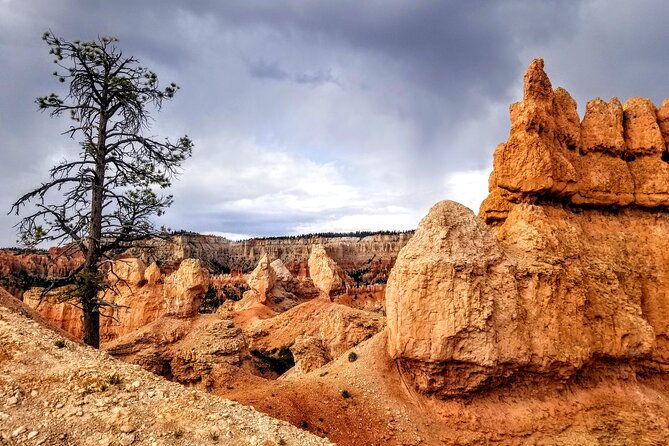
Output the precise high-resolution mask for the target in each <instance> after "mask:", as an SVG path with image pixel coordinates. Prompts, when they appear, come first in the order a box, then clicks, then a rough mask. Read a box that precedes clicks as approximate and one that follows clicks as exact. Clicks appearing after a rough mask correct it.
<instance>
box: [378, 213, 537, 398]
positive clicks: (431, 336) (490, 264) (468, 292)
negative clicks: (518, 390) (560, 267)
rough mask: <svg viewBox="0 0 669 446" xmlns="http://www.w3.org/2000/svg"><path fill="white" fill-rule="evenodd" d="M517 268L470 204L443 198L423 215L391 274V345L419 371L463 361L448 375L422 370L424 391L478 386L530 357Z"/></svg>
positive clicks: (393, 353)
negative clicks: (424, 366)
mask: <svg viewBox="0 0 669 446" xmlns="http://www.w3.org/2000/svg"><path fill="white" fill-rule="evenodd" d="M513 273H514V271H513V265H512V264H511V262H509V261H508V260H507V259H506V256H505V255H504V253H503V251H502V249H501V248H500V247H499V245H498V243H497V241H496V240H495V237H494V235H493V234H492V233H491V232H490V231H488V229H487V227H486V226H485V225H484V224H483V222H481V221H480V220H479V219H478V218H477V217H476V216H475V215H474V213H473V212H472V211H471V210H469V209H468V208H466V207H465V206H463V205H461V204H459V203H455V202H453V201H442V202H440V203H437V204H436V205H435V206H434V207H433V208H432V209H431V210H430V212H429V214H428V215H427V216H426V217H425V218H424V219H423V220H422V221H421V223H420V225H419V226H418V229H417V230H416V233H415V234H414V236H413V237H412V239H411V240H409V243H408V244H407V245H406V246H405V247H404V248H402V250H401V251H400V253H399V256H398V258H397V262H396V263H395V266H394V267H393V269H392V271H391V273H390V277H389V278H388V286H387V288H386V313H387V318H388V351H389V353H390V355H391V356H392V357H393V358H395V359H397V360H398V361H399V362H400V363H401V364H403V365H405V366H406V367H407V369H408V370H413V371H416V372H417V368H416V367H415V365H417V364H418V363H420V364H430V365H437V364H442V363H456V364H461V365H462V367H461V368H460V369H459V373H457V376H454V377H452V378H453V379H448V380H447V381H444V379H441V376H440V374H439V373H437V374H436V375H438V376H439V378H440V379H439V380H438V381H435V380H434V377H431V376H430V375H433V374H431V373H428V374H426V373H423V372H417V373H414V374H413V375H414V379H415V380H416V382H417V383H418V385H419V387H420V388H421V389H422V390H424V391H435V390H437V388H436V387H445V386H446V387H448V388H449V389H452V390H454V391H455V390H456V389H457V391H466V390H471V389H473V388H475V387H476V386H478V385H480V384H481V383H482V382H484V381H485V380H486V379H488V377H489V376H492V375H494V374H495V373H498V372H497V371H495V370H493V369H494V368H495V367H497V366H498V365H499V364H507V363H514V362H515V363H517V364H523V363H527V362H528V360H529V346H528V339H527V332H526V331H525V330H524V329H523V328H522V326H519V323H520V322H521V317H520V315H519V311H520V309H519V306H520V302H519V300H518V295H517V292H516V284H515V283H514V280H513ZM465 366H467V367H465ZM435 386H436V387H435Z"/></svg>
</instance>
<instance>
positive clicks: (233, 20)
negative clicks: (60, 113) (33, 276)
mask: <svg viewBox="0 0 669 446" xmlns="http://www.w3.org/2000/svg"><path fill="white" fill-rule="evenodd" d="M668 23H669V2H665V1H660V0H657V1H650V0H638V1H634V2H631V1H619V0H587V1H536V0H533V1H529V0H528V1H520V0H518V1H486V2H484V1H476V0H472V1H458V2H455V1H441V2H438V1H427V0H426V1H420V0H419V1H400V0H386V1H379V0H372V1H360V0H355V1H347V0H332V1H263V2H261V1H253V0H243V1H225V2H219V1H213V0H212V1H204V0H203V1H187V2H186V1H184V2H177V1H174V0H171V1H157V0H156V1H151V0H144V1H113V2H111V1H95V0H88V1H85V0H78V1H77V0H63V1H56V0H39V1H37V0H36V1H31V0H0V60H1V61H2V62H1V63H0V98H1V101H0V144H1V146H0V147H1V149H0V150H1V151H2V158H1V162H0V178H1V179H2V180H1V181H2V183H1V184H2V188H1V190H0V210H3V212H2V213H0V246H8V245H13V244H14V240H15V239H16V236H15V233H14V229H12V225H13V224H14V223H15V222H16V221H17V217H15V216H7V215H5V214H6V212H7V211H8V210H9V207H10V205H11V202H12V201H13V200H14V199H15V198H17V196H18V195H19V194H20V193H22V192H25V191H27V190H28V189H29V188H30V187H31V186H34V185H37V184H38V183H39V182H40V181H41V180H43V179H45V178H46V174H47V169H48V167H49V166H51V165H52V164H54V162H56V161H58V160H60V159H62V158H64V157H66V156H68V155H72V154H74V153H76V149H77V144H76V143H75V142H73V141H71V140H68V139H67V138H65V137H62V136H60V132H61V131H62V130H64V129H65V128H67V125H68V122H67V120H66V119H65V118H61V119H51V118H49V116H48V115H46V114H41V113H39V112H37V110H36V106H35V104H34V98H35V97H36V96H39V95H44V94H47V93H50V92H52V91H59V89H60V88H62V86H60V85H57V83H55V82H54V79H53V77H52V76H51V75H50V73H51V72H52V71H53V68H52V63H51V59H50V57H49V55H48V49H47V48H46V46H45V44H44V43H43V42H42V41H41V39H40V36H41V34H42V32H43V31H45V30H47V29H51V30H52V31H53V32H54V33H55V34H57V35H61V36H63V37H65V38H68V39H82V40H89V39H93V38H95V37H96V36H97V35H115V36H117V37H119V39H120V43H119V45H120V46H121V48H122V49H123V50H124V52H125V53H126V54H132V55H135V56H136V57H138V58H139V59H140V60H141V62H142V64H143V65H147V66H149V67H150V68H152V69H154V71H156V72H157V73H158V74H159V76H160V78H161V80H163V81H164V82H170V81H175V82H177V83H178V84H179V85H180V87H181V90H180V91H179V94H178V95H177V96H176V97H175V99H174V100H173V101H172V102H171V103H167V104H166V105H165V106H164V108H163V110H162V111H161V112H160V113H158V114H155V115H154V117H155V123H154V125H153V127H152V129H151V133H153V134H155V135H165V136H170V137H178V136H179V135H181V134H183V133H188V134H189V135H190V136H191V137H192V138H193V140H194V141H195V144H196V147H195V152H194V156H193V157H192V158H191V159H190V160H189V161H187V163H186V165H185V169H184V171H183V173H182V175H181V177H180V179H179V180H178V181H177V182H175V184H174V186H173V188H172V193H173V194H174V197H175V204H174V206H173V207H172V208H171V209H170V210H169V211H168V213H167V214H166V215H165V216H164V217H162V218H161V219H160V220H158V224H164V225H167V226H169V227H171V228H173V229H178V228H183V229H189V230H194V231H199V232H221V233H233V234H246V235H277V234H293V233H301V232H313V231H329V230H334V231H348V230H365V229H405V228H413V227H415V226H416V225H417V223H418V221H419V220H420V218H421V217H422V216H423V215H424V214H425V212H426V211H427V209H428V208H429V207H430V206H431V205H432V204H433V203H434V202H436V201H438V200H440V199H445V198H449V199H454V200H457V201H460V202H462V203H464V204H466V205H467V206H469V207H471V208H473V209H474V210H477V209H478V205H479V203H480V201H481V199H482V198H484V197H485V194H486V182H487V176H488V173H489V171H490V169H491V165H492V152H493V150H494V148H495V146H496V145H497V144H498V143H499V142H501V141H503V140H504V139H506V136H507V134H508V126H509V120H508V105H509V104H510V103H511V102H514V101H517V100H518V99H519V97H520V91H521V87H522V74H523V71H524V70H525V68H526V66H527V64H528V63H529V62H530V60H531V59H532V58H534V57H543V58H544V59H545V63H546V70H547V72H548V74H549V76H550V77H551V80H552V82H553V85H554V86H559V85H561V86H563V87H565V88H566V89H567V90H568V91H570V92H571V93H572V95H573V96H574V98H575V99H576V100H577V101H578V103H579V111H580V112H581V113H582V112H583V108H584V104H585V101H586V100H587V99H590V98H594V97H596V96H601V97H603V98H605V99H608V98H609V97H611V96H613V95H616V96H618V97H619V98H620V99H621V100H623V101H624V100H625V99H627V98H628V97H630V96H637V95H638V96H646V97H650V98H651V99H652V100H653V101H655V103H660V102H661V101H662V99H663V98H664V97H665V96H667V95H669V85H668V82H667V77H668V74H669V27H667V24H668Z"/></svg>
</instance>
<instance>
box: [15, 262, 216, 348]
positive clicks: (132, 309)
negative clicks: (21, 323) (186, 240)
mask: <svg viewBox="0 0 669 446" xmlns="http://www.w3.org/2000/svg"><path fill="white" fill-rule="evenodd" d="M107 281H108V283H109V286H110V289H108V290H106V292H105V294H104V296H102V298H103V299H104V300H106V301H108V302H109V303H110V304H111V305H113V308H112V307H103V308H102V310H101V311H102V312H103V314H105V315H106V316H107V317H103V318H101V320H100V339H101V341H103V342H105V341H109V340H111V339H114V338H116V337H118V336H123V335H125V334H128V333H131V332H132V331H134V330H136V329H138V328H139V327H142V326H144V325H146V324H148V323H149V322H151V321H154V320H156V319H158V318H159V317H160V316H162V315H174V316H177V317H185V318H187V317H192V316H194V315H195V314H197V312H198V310H199V308H200V304H201V300H202V297H203V295H204V293H205V292H206V291H207V287H208V285H209V273H208V271H207V270H206V269H204V268H203V266H202V263H201V262H200V261H199V260H195V259H187V260H184V261H183V262H181V265H180V267H179V268H178V269H177V270H176V271H175V272H173V273H172V274H169V275H167V276H164V277H162V276H161V273H160V269H159V268H158V267H157V266H156V265H155V264H152V265H150V266H149V267H148V268H147V267H146V266H145V265H144V263H143V262H142V261H141V260H139V259H133V258H129V259H120V260H117V261H115V262H114V263H113V266H112V268H111V269H110V272H109V273H108V275H107ZM61 295H62V292H61V291H60V290H55V291H54V292H51V293H49V294H48V295H47V296H45V297H42V296H41V289H39V288H34V289H31V290H29V291H27V292H26V293H25V294H24V296H23V300H24V302H26V304H28V305H29V306H30V307H32V308H35V309H37V310H38V311H39V313H40V314H41V315H42V316H43V317H45V318H47V319H49V320H51V321H53V322H54V323H55V324H56V325H57V326H58V327H60V328H62V329H63V330H66V331H67V332H69V333H71V334H72V335H73V336H76V337H78V338H81V337H82V335H83V325H82V313H81V310H80V309H79V308H77V307H75V306H74V305H72V304H71V303H67V302H62V300H61Z"/></svg>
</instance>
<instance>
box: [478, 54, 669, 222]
mask: <svg viewBox="0 0 669 446" xmlns="http://www.w3.org/2000/svg"><path fill="white" fill-rule="evenodd" d="M524 90H525V93H524V96H523V100H522V101H521V102H518V103H516V104H513V105H512V106H511V110H510V111H511V134H510V135H509V139H508V140H507V141H506V142H505V143H504V144H500V145H499V146H498V147H497V149H496V150H495V155H494V175H491V181H490V196H489V197H488V198H487V199H486V200H485V201H484V203H483V205H482V207H481V216H482V217H483V218H484V219H485V220H486V221H487V222H494V221H500V220H504V218H505V216H506V215H507V213H508V211H509V210H510V208H511V206H510V205H509V204H510V203H520V202H523V201H531V202H535V201H537V200H546V199H549V200H555V201H560V202H563V203H573V204H576V205H578V206H613V207H626V206H641V207H645V208H664V209H666V208H669V162H668V161H669V155H667V152H666V143H667V135H668V134H669V133H668V132H667V129H668V128H669V122H668V119H669V111H668V110H669V105H668V104H667V101H665V102H664V103H663V106H662V107H660V110H657V109H656V108H655V106H654V105H653V104H652V103H651V102H650V101H649V100H647V99H643V98H631V99H629V100H628V101H626V102H625V104H624V105H621V104H620V102H619V101H618V99H617V98H612V99H611V100H610V101H609V102H608V103H607V102H604V101H602V100H601V99H599V98H597V99H595V100H593V101H590V102H588V104H587V106H586V110H585V116H584V118H583V121H582V122H580V124H579V122H578V114H577V113H576V103H575V102H574V101H573V99H571V97H570V96H569V93H567V92H566V91H565V90H563V89H561V88H558V89H556V90H553V89H552V86H551V84H550V80H548V77H547V76H546V73H545V72H544V70H543V61H542V60H541V59H536V60H534V61H533V62H532V63H531V64H530V66H529V68H528V71H527V73H526V74H525V88H524Z"/></svg>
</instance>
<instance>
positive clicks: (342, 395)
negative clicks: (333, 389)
mask: <svg viewBox="0 0 669 446" xmlns="http://www.w3.org/2000/svg"><path fill="white" fill-rule="evenodd" d="M341 397H342V398H350V397H351V394H350V393H348V390H346V389H344V390H342V391H341Z"/></svg>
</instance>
